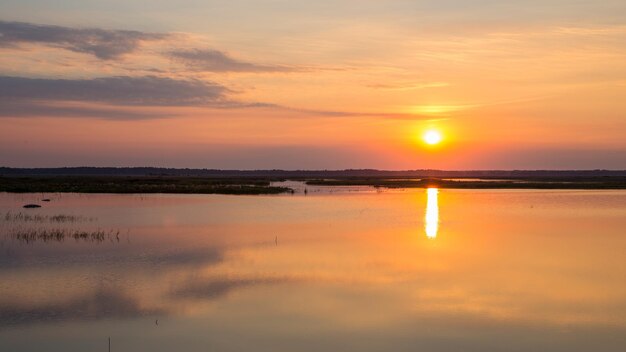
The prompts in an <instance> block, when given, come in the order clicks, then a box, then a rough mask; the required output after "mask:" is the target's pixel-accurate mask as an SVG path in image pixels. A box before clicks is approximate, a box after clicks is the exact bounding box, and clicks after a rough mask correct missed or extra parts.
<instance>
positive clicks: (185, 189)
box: [0, 176, 292, 194]
mask: <svg viewBox="0 0 626 352" xmlns="http://www.w3.org/2000/svg"><path fill="white" fill-rule="evenodd" d="M0 192H13V193H26V192H64V193H67V192H72V193H184V194H192V193H197V194H279V193H287V192H292V190H291V189H290V188H287V187H273V186H270V181H269V180H265V179H214V178H213V179H208V178H196V177H121V176H109V177H78V176H77V177H0Z"/></svg>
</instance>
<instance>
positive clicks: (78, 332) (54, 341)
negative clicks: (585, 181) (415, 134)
mask: <svg viewBox="0 0 626 352" xmlns="http://www.w3.org/2000/svg"><path fill="white" fill-rule="evenodd" d="M324 190H325V189H324V188H315V189H311V190H309V193H308V195H306V196H305V195H304V194H302V193H297V194H295V195H281V196H222V195H84V194H83V195H81V194H61V195H59V194H45V195H41V194H25V195H16V194H0V232H2V233H1V234H0V351H44V350H45V351H107V350H108V338H109V337H110V338H111V351H115V352H117V351H155V352H156V351H592V350H593V351H624V350H626V256H625V255H626V232H625V230H624V229H626V192H624V191H531V190H496V191H490V190H446V189H444V190H423V189H415V190H394V191H382V192H380V191H379V192H376V191H372V190H371V189H362V190H361V191H359V190H354V189H349V190H346V191H345V192H338V191H328V189H326V191H324ZM42 198H51V199H52V201H51V202H50V203H41V202H39V200H40V199H42ZM32 202H39V203H40V204H42V205H43V208H40V209H21V205H23V204H26V203H32ZM7 212H11V214H13V215H15V214H16V213H18V212H22V213H24V214H28V215H41V216H42V218H41V219H40V221H25V220H15V219H13V218H10V217H9V218H7V217H6V213H7ZM59 214H63V215H71V216H74V217H75V218H72V219H73V220H72V221H67V222H62V223H53V222H52V221H50V220H49V219H50V218H49V216H52V215H59ZM45 216H48V218H46V217H45ZM28 229H30V230H32V231H34V232H37V231H41V230H42V229H49V230H50V229H57V230H59V231H65V232H63V233H64V234H65V237H63V238H61V239H59V238H56V239H48V240H46V241H44V240H43V239H40V238H38V237H36V236H35V237H34V238H31V240H29V241H28V242H27V241H25V240H24V239H23V238H21V237H16V236H15V233H17V232H19V231H22V232H25V231H27V230H28ZM72 231H75V232H76V231H82V232H85V233H90V232H96V231H100V232H102V233H103V236H102V238H100V237H98V238H91V237H88V238H77V239H74V238H73V237H71V234H72Z"/></svg>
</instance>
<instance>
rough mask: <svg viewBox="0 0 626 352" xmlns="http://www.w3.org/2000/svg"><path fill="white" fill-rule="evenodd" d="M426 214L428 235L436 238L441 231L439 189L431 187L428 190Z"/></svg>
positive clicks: (425, 221)
mask: <svg viewBox="0 0 626 352" xmlns="http://www.w3.org/2000/svg"><path fill="white" fill-rule="evenodd" d="M426 192H427V193H426V197H427V198H426V216H425V217H424V230H425V231H426V237H428V238H436V237H437V231H439V204H438V203H439V202H438V199H437V194H438V193H439V189H437V188H429V189H427V190H426Z"/></svg>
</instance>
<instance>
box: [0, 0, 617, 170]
mask: <svg viewBox="0 0 626 352" xmlns="http://www.w3.org/2000/svg"><path fill="white" fill-rule="evenodd" d="M0 13H2V14H3V15H2V17H0V34H1V35H0V51H1V52H2V55H0V71H1V72H0V127H1V128H0V166H16V167H17V166H25V167H37V166H79V165H89V166H171V167H207V168H238V169H254V168H286V169H319V168H328V169H342V168H383V169H416V168H441V169H492V168H501V169H513V168H518V169H527V168H553V169H564V168H584V169H592V168H611V169H624V168H626V138H624V137H625V136H626V99H625V98H626V44H625V43H626V4H624V2H623V1H613V0H609V1H603V2H602V3H601V4H598V3H597V2H593V1H578V2H575V3H572V2H571V1H565V0H547V1H534V0H531V1H511V2H507V3H506V4H502V3H500V2H495V1H488V0H483V1H460V0H445V1H439V2H437V4H433V3H432V2H430V1H401V0H396V1H385V2H382V1H374V0H364V1H354V0H345V1H339V2H337V1H319V2H315V3H310V2H305V1H232V2H228V4H224V3H223V2H218V1H178V2H176V4H174V3H173V2H170V1H165V0H158V1H150V2H148V1H135V2H133V3H132V4H128V3H126V2H123V1H117V0H115V1H110V2H109V3H108V4H107V6H103V5H102V4H101V3H99V2H97V1H81V2H78V3H77V2H75V1H71V0H63V1H59V2H57V3H55V4H50V3H47V2H44V1H39V0H29V1H4V2H3V3H2V4H0ZM43 14H45V16H44V15H43ZM428 129H436V130H439V131H441V133H442V134H443V136H444V140H443V142H442V143H441V144H440V145H438V146H435V147H432V146H431V147H428V146H426V145H425V144H424V143H422V140H421V135H422V134H423V133H424V131H426V130H428Z"/></svg>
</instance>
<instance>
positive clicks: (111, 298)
mask: <svg viewBox="0 0 626 352" xmlns="http://www.w3.org/2000/svg"><path fill="white" fill-rule="evenodd" d="M296 281H297V280H296V279H293V278H289V277H264V276H261V277H246V278H237V277H218V278H208V279H198V280H190V281H187V282H186V283H184V284H182V286H181V287H179V288H174V289H173V290H172V292H171V293H170V294H169V295H168V297H169V298H168V299H166V300H165V302H166V303H161V304H158V305H156V306H153V307H151V308H148V307H145V306H144V305H142V304H141V299H140V298H139V297H132V296H131V295H128V294H127V293H124V290H123V289H122V290H120V289H111V288H107V289H104V288H101V289H98V290H96V291H95V292H92V293H89V294H84V295H82V296H78V297H76V298H73V299H70V300H66V301H61V302H50V303H37V302H32V303H24V302H22V301H0V329H1V328H2V327H10V326H22V325H33V324H45V323H60V322H69V321H96V320H102V319H133V318H140V317H146V316H151V317H152V316H155V315H156V316H167V315H171V314H174V312H176V311H177V309H176V307H177V305H178V303H181V302H182V301H181V300H184V299H188V298H193V299H219V298H221V297H224V296H226V295H228V294H229V293H231V292H233V291H235V290H238V289H243V288H248V287H254V286H262V285H276V284H284V283H293V282H296Z"/></svg>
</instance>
